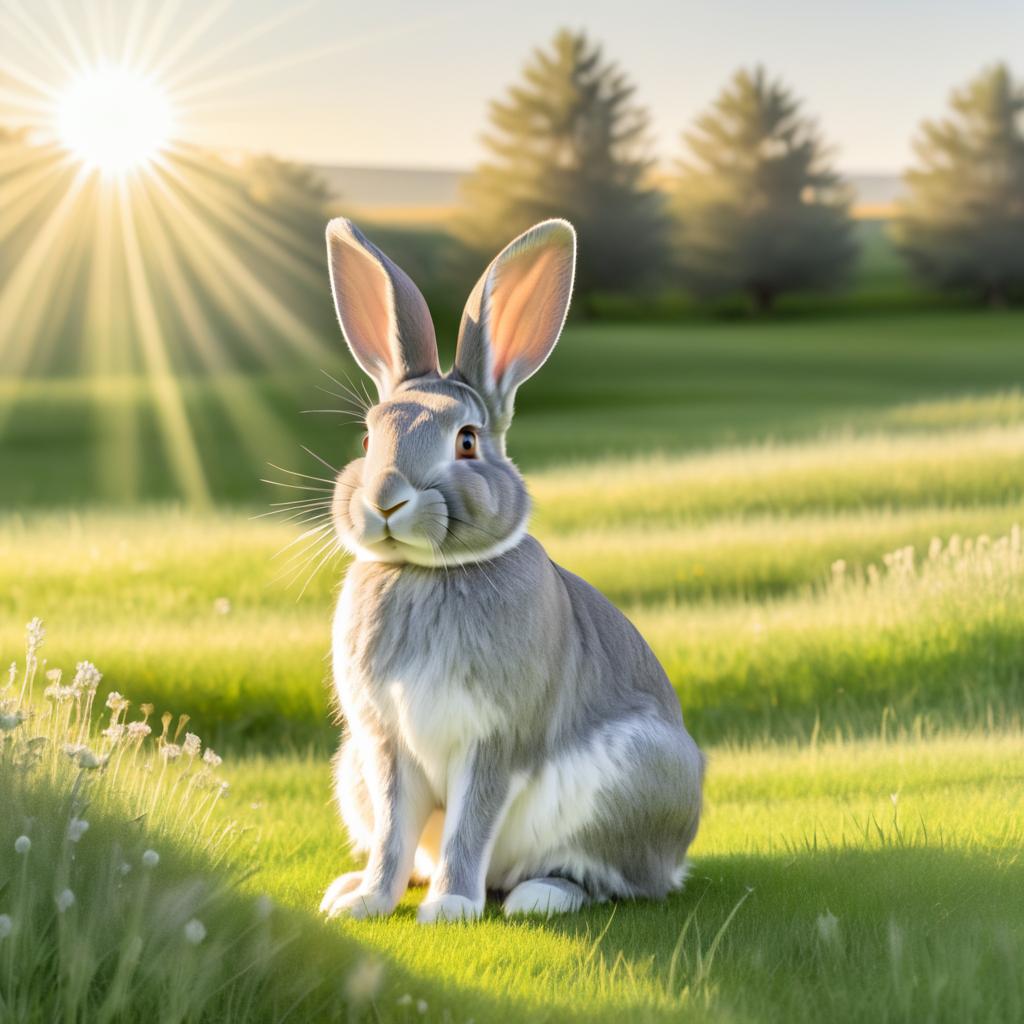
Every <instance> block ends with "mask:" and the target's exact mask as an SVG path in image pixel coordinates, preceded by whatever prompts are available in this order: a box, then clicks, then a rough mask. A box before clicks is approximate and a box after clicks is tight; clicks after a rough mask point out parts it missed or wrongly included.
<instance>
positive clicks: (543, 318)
mask: <svg viewBox="0 0 1024 1024" xmlns="http://www.w3.org/2000/svg"><path fill="white" fill-rule="evenodd" d="M571 260H572V255H571V250H569V251H568V252H567V251H566V250H565V249H563V248H562V247H561V246H559V247H549V248H545V249H542V250H541V251H540V252H537V251H536V249H533V250H531V248H530V247H529V246H527V247H524V249H523V250H522V252H520V253H518V254H516V255H514V256H512V257H511V258H510V259H506V260H505V261H503V263H502V265H501V267H500V270H499V272H498V274H497V277H496V280H495V282H494V284H493V286H492V288H491V295H490V336H491V345H492V352H493V357H494V364H493V371H492V372H493V374H494V379H495V380H496V381H500V380H501V378H502V376H503V374H504V373H505V371H506V370H507V369H508V368H509V366H510V365H511V364H512V362H513V361H515V360H521V361H522V363H523V366H524V371H525V374H526V376H529V374H531V373H533V371H534V370H536V369H537V367H538V366H540V364H541V363H543V362H544V360H545V358H546V357H547V354H548V352H549V351H550V350H551V346H552V345H554V343H555V341H556V340H557V338H558V332H559V331H560V330H561V327H562V320H563V319H564V317H565V309H566V305H567V302H568V295H567V294H566V292H567V290H568V287H569V284H568V282H569V281H571V275H572V266H571Z"/></svg>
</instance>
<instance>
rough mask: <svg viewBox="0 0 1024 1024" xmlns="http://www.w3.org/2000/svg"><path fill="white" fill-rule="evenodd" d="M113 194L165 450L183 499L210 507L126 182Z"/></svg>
mask: <svg viewBox="0 0 1024 1024" xmlns="http://www.w3.org/2000/svg"><path fill="white" fill-rule="evenodd" d="M117 190H118V191H117V206H118V215H119V220H120V227H121V238H122V242H123V245H124V253H125V264H126V268H127V273H128V287H129V292H130V295H131V299H132V304H133V306H134V308H135V316H136V323H137V326H138V333H139V341H140V342H141V345H142V354H143V357H144V359H145V361H146V369H147V376H148V379H149V381H150V385H151V387H152V390H153V396H154V399H155V400H156V404H157V412H158V415H159V418H160V420H161V425H162V428H163V442H164V448H165V452H166V455H167V459H168V462H169V463H170V464H171V466H172V467H173V469H174V472H175V476H176V477H177V479H178V483H179V484H180V485H181V488H182V492H183V493H184V494H185V496H186V497H187V498H188V499H189V501H190V502H191V503H192V504H194V505H199V506H206V505H209V504H210V491H209V487H208V485H207V482H206V476H205V474H204V472H203V464H202V460H201V459H200V457H199V449H198V447H197V445H196V441H195V437H194V436H193V434H192V428H191V426H190V425H189V422H188V416H187V415H186V413H185V406H184V402H183V400H182V396H181V391H180V388H179V386H178V383H177V381H176V380H175V378H174V375H173V373H172V371H171V367H170V364H169V361H168V358H167V350H166V345H165V342H164V338H163V334H162V333H161V330H160V322H159V319H158V317H157V313H156V309H155V307H154V303H153V296H152V293H151V292H150V287H149V282H148V281H147V278H146V268H145V264H144V263H143V259H142V252H141V249H140V247H139V239H138V235H137V233H136V230H135V222H134V220H133V219H132V211H131V196H130V193H129V186H128V184H127V183H126V182H124V181H119V182H118V183H117Z"/></svg>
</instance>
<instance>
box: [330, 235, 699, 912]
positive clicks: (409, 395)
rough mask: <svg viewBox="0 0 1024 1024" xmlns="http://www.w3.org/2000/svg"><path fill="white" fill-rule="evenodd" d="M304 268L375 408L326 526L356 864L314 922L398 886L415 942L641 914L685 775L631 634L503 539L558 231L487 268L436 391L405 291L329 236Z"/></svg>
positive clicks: (515, 491) (546, 343)
mask: <svg viewBox="0 0 1024 1024" xmlns="http://www.w3.org/2000/svg"><path fill="white" fill-rule="evenodd" d="M327 248H328V255H329V263H330V271H331V280H332V286H333V294H334V302H335V306H336V308H337V314H338V319H339V321H340V324H341V329H342V332H343V334H344V336H345V339H346V341H347V342H348V345H349V347H350V348H351V350H352V355H353V356H354V357H355V360H356V362H357V363H358V364H359V366H360V367H361V368H362V370H364V371H365V372H366V373H367V374H368V375H369V376H370V377H371V378H372V379H373V381H374V382H375V384H376V387H377V390H378V393H379V402H378V403H377V404H376V405H374V406H373V407H372V408H370V409H369V411H368V414H367V417H366V425H367V433H366V436H365V438H364V442H363V447H364V449H365V454H364V456H363V457H362V458H359V459H356V460H355V461H354V462H351V463H350V464H349V465H347V466H346V467H344V468H343V469H342V470H341V472H340V473H339V475H338V477H337V481H336V485H335V487H334V491H333V497H332V507H331V515H332V517H333V527H334V530H335V532H336V534H337V537H338V539H339V541H340V543H341V544H342V545H344V547H345V548H347V550H348V551H349V552H350V553H351V555H352V556H353V560H352V561H351V563H350V565H349V568H348V570H347V572H346V575H345V579H344V583H343V585H342V588H341V591H340V594H339V599H338V603H337V610H336V613H335V617H334V622H333V634H332V657H333V675H334V685H335V689H336V692H337V701H338V705H339V709H340V712H341V715H342V717H343V721H344V723H345V733H344V736H343V739H342V743H341V747H340V749H339V753H338V755H337V757H336V759H335V797H336V800H337V803H338V806H339V808H340V811H341V817H342V819H343V821H344V824H345V825H346V826H347V829H348V832H349V835H350V838H351V842H352V845H353V849H354V850H355V851H356V852H357V853H365V854H366V856H367V861H366V867H365V868H364V869H363V870H362V871H355V872H350V873H348V874H344V875H342V876H341V877H339V878H338V879H336V880H335V881H334V882H333V883H332V884H331V885H330V886H329V888H328V889H327V891H326V894H325V896H324V898H323V902H322V904H321V911H322V912H323V913H325V914H327V915H328V916H329V917H338V916H343V915H344V916H349V917H353V918H363V917H369V916H380V915H387V914H390V913H391V912H392V911H393V910H394V909H395V906H396V905H397V903H398V902H399V900H400V899H401V898H402V896H403V894H404V893H405V891H406V889H407V887H408V885H409V883H410V880H416V879H419V880H422V881H429V888H428V890H427V893H426V896H425V897H424V899H423V901H422V903H421V904H420V906H419V909H418V919H419V920H420V922H422V923H424V924H430V923H434V922H437V921H442V920H446V921H453V920H463V919H465V920H472V919H475V918H478V917H479V916H480V915H481V913H482V912H483V910H484V903H485V896H486V893H487V892H488V891H494V892H497V893H500V894H503V895H504V897H505V898H504V912H505V913H506V914H507V915H517V914H530V913H538V914H542V915H552V914H558V913H564V912H572V911H575V910H578V909H579V908H580V907H582V906H584V905H585V904H587V903H589V902H592V901H604V900H608V899H612V898H650V899H661V898H664V897H665V895H666V894H667V893H669V892H670V891H672V890H675V889H678V888H680V887H681V886H682V884H683V880H684V877H685V873H686V866H685V865H686V861H685V854H686V851H687V848H688V846H689V845H690V843H691V842H692V840H693V838H694V835H695V833H696V831H697V824H698V819H699V816H700V810H701V789H702V784H703V775H704V761H703V757H702V755H701V752H700V751H699V749H698V747H697V745H696V743H695V742H694V740H693V739H692V738H691V737H690V735H689V733H688V732H687V730H686V728H685V726H684V725H683V716H682V713H681V711H680V707H679V701H678V699H677V697H676V694H675V692H674V691H673V689H672V686H671V685H670V683H669V680H668V677H667V676H666V674H665V672H664V670H663V669H662V667H661V665H660V664H659V663H658V660H657V659H656V657H655V655H654V653H653V652H652V651H651V649H650V648H649V647H648V646H647V644H646V643H645V641H644V640H643V638H642V637H641V636H640V634H639V633H638V632H637V630H636V629H635V628H634V627H633V625H632V624H631V623H630V622H629V620H628V619H627V618H626V617H625V616H624V615H623V614H622V613H621V612H619V611H618V610H617V609H616V608H615V607H614V606H613V605H612V604H611V603H610V602H609V601H608V600H606V599H605V598H604V597H603V596H602V595H601V594H600V593H599V592H598V591H597V590H595V589H594V588H593V587H591V586H590V585H589V584H587V583H586V582H584V581H583V580H582V579H580V578H579V577H578V576H574V575H573V574H572V573H570V572H568V571H566V570H565V569H563V568H561V567H560V566H558V565H556V564H555V563H554V562H552V561H551V559H550V558H549V557H548V556H547V554H546V553H545V551H544V549H543V548H542V547H541V545H540V544H539V543H538V542H537V541H536V540H535V539H534V538H533V537H531V536H530V535H529V534H528V533H527V522H528V518H529V514H530V500H529V497H528V496H527V491H526V487H525V485H524V482H523V479H522V477H521V476H520V474H519V472H518V471H517V469H516V467H515V466H514V465H513V463H512V462H511V460H510V459H509V458H508V456H507V455H506V452H505V435H506V432H507V431H508V429H509V425H510V422H511V420H512V412H513V402H514V399H515V395H516V389H517V388H518V387H519V385H520V384H522V383H523V382H524V381H525V380H526V379H527V378H529V377H530V376H532V375H533V374H534V373H535V372H536V371H537V370H538V369H540V367H541V365H542V364H543V363H544V362H545V360H546V359H547V358H548V356H549V355H550V353H551V351H552V349H553V348H554V345H555V343H556V341H557V340H558V337H559V335H560V333H561V331H562V326H563V324H564V321H565V317H566V314H567V312H568V307H569V300H570V296H571V293H572V286H573V277H574V274H575V260H576V234H575V231H574V230H573V228H572V226H571V225H570V224H569V223H568V222H567V221H564V220H547V221H544V222H542V223H540V224H537V225H536V226H535V227H533V228H531V229H530V230H529V231H527V232H525V233H524V234H522V235H520V236H519V237H518V238H516V239H515V240H514V241H513V242H511V243H510V244H509V245H508V246H506V248H505V249H503V250H502V251H501V252H500V253H499V255H498V256H497V257H496V258H495V260H494V261H493V262H492V263H491V265H490V266H489V267H488V268H487V270H486V272H485V273H484V275H483V276H482V277H481V278H480V280H479V282H478V283H477V285H476V287H475V289H474V290H473V292H472V294H471V295H470V298H469V300H468V303H467V305H466V308H465V312H464V314H463V317H462V323H461V327H460V330H459V337H458V348H457V354H456V357H455V364H454V367H453V368H452V370H451V371H450V372H449V373H446V374H445V373H442V372H441V370H440V368H439V365H438V352H437V345H436V341H435V335H434V328H433V324H432V322H431V318H430V314H429V312H428V310H427V305H426V302H425V301H424V299H423V296H422V295H421V294H420V292H419V290H418V289H417V288H416V286H415V285H414V284H413V283H412V281H411V280H410V279H409V278H408V277H407V276H406V274H405V273H404V272H403V271H402V270H400V269H399V268H398V267H397V266H396V265H395V264H394V263H392V262H391V260H389V259H388V257H387V256H385V255H384V254H383V253H382V252H381V251H380V250H379V249H378V248H377V247H376V246H375V245H373V243H371V242H370V241H368V240H367V239H366V238H365V237H364V236H363V235H362V233H361V232H360V231H359V229H358V228H357V227H356V226H355V225H354V224H352V223H351V222H350V221H348V220H346V219H344V218H338V219H335V220H332V221H331V222H330V224H329V225H328V228H327Z"/></svg>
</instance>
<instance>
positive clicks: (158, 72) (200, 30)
mask: <svg viewBox="0 0 1024 1024" xmlns="http://www.w3.org/2000/svg"><path fill="white" fill-rule="evenodd" d="M231 2H232V0H217V2H216V3H212V4H210V6H209V7H207V9H206V10H205V11H204V12H203V14H202V16H201V17H199V18H197V19H196V20H195V21H194V22H193V23H192V24H191V25H189V27H188V28H187V29H186V30H185V31H184V32H182V34H181V35H180V36H178V38H177V39H175V40H174V42H173V43H172V44H171V45H170V46H168V47H167V48H166V49H164V50H163V52H162V53H161V54H160V56H159V57H158V58H157V59H156V60H154V61H153V62H152V64H151V65H150V71H151V73H152V74H153V75H155V76H156V77H158V78H161V77H163V76H165V75H167V74H168V73H169V72H170V70H171V68H173V67H174V64H175V62H176V61H178V60H180V59H181V57H182V55H183V54H185V53H187V52H188V50H189V47H191V46H192V45H193V44H194V43H195V42H196V41H197V40H199V39H200V38H202V36H203V34H204V33H205V32H206V30H207V29H208V28H210V27H211V26H212V25H214V24H215V23H216V22H217V21H219V20H220V18H221V17H222V16H223V15H224V12H225V11H226V10H227V9H228V8H229V7H230V6H231ZM169 84H170V83H169Z"/></svg>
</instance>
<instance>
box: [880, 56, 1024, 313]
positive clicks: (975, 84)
mask: <svg viewBox="0 0 1024 1024" xmlns="http://www.w3.org/2000/svg"><path fill="white" fill-rule="evenodd" d="M950 108H951V110H950V115H949V116H948V117H946V118H944V119H943V120H941V121H926V122H924V124H923V125H922V127H921V134H920V135H919V137H918V138H917V140H916V143H915V151H916V154H917V158H918V166H917V167H915V168H914V169H912V170H910V171H908V172H907V174H906V177H905V180H906V184H907V188H908V193H909V194H908V197H907V198H906V200H905V201H904V202H903V204H902V209H901V212H900V216H899V218H898V220H897V224H896V235H897V241H898V243H899V244H900V247H901V248H902V250H903V252H904V253H905V255H906V256H907V258H908V259H909V261H910V263H911V266H912V267H913V268H914V270H915V271H916V272H917V273H918V274H919V275H920V276H921V277H922V278H923V279H924V280H926V281H928V282H929V283H931V284H934V285H937V286H939V287H940V288H967V289H971V290H972V291H975V292H977V293H978V294H979V295H981V296H983V297H984V298H985V299H987V300H988V301H989V302H990V303H992V304H996V305H999V304H1002V303H1004V302H1006V301H1008V300H1009V299H1011V298H1015V297H1020V296H1021V295H1024V133H1022V125H1021V111H1022V110H1024V89H1022V88H1021V87H1020V86H1018V85H1017V84H1016V83H1014V81H1013V79H1012V77H1011V75H1010V72H1009V69H1008V68H1007V67H1006V66H1005V65H1002V64H997V65H996V66H994V67H992V68H989V69H987V70H985V71H983V72H982V73H981V74H980V75H978V77H977V78H975V79H974V80H973V81H971V82H970V83H968V85H967V86H966V88H963V89H960V90H957V91H956V92H954V93H953V95H952V98H951V100H950Z"/></svg>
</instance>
